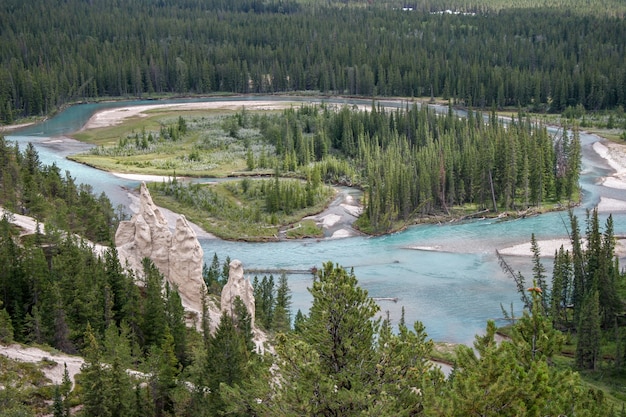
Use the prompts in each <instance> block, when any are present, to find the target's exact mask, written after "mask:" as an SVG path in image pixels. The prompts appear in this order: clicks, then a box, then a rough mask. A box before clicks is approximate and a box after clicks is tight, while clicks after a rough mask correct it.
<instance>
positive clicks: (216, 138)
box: [71, 109, 271, 177]
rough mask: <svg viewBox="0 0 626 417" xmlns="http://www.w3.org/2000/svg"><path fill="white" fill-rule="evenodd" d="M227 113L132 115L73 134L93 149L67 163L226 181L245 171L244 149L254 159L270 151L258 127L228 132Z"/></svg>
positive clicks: (229, 115)
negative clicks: (115, 123)
mask: <svg viewBox="0 0 626 417" xmlns="http://www.w3.org/2000/svg"><path fill="white" fill-rule="evenodd" d="M233 113H234V111H232V110H226V109H211V110H203V111H187V110H186V111H180V110H178V111H177V110H172V109H154V110H150V111H147V112H146V113H144V115H147V116H146V117H132V118H129V119H126V120H125V121H124V123H123V124H121V125H117V126H111V127H107V128H101V129H91V130H87V131H83V132H79V133H77V134H75V135H74V137H75V138H76V139H78V140H81V141H84V142H87V143H91V144H94V145H96V147H95V148H94V149H92V150H91V151H90V152H89V153H84V154H80V155H73V156H72V157H71V159H72V160H74V161H77V162H80V163H84V164H86V165H90V166H93V167H96V168H99V169H103V170H106V171H113V172H124V173H138V174H154V175H173V174H174V173H176V175H179V176H192V177H203V176H208V177H226V176H229V175H232V173H233V172H240V171H247V165H246V157H247V156H248V151H249V150H251V151H252V153H253V155H255V156H256V157H258V155H260V154H261V153H262V152H263V151H264V150H265V151H267V152H268V153H269V152H270V150H271V149H267V148H268V145H266V144H265V143H264V142H263V140H262V137H261V135H260V133H259V131H258V129H246V128H240V129H236V130H235V129H231V128H229V125H232V123H231V119H232V114H233ZM181 120H182V121H183V123H182V125H183V127H184V129H183V128H181V126H180V123H179V122H180V121H181Z"/></svg>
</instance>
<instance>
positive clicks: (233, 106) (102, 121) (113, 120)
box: [83, 101, 293, 130]
mask: <svg viewBox="0 0 626 417" xmlns="http://www.w3.org/2000/svg"><path fill="white" fill-rule="evenodd" d="M292 105H293V103H291V102H287V101H285V102H278V103H277V102H274V101H207V102H197V103H170V104H165V103H161V104H148V105H144V106H128V107H118V108H114V109H107V110H102V111H99V112H97V113H96V114H94V115H93V116H91V118H90V119H89V121H87V123H86V124H85V126H84V127H83V130H87V129H98V128H103V127H110V126H117V125H119V124H121V123H122V122H124V120H126V119H129V118H131V117H147V116H148V114H146V113H147V112H148V111H150V110H163V109H172V110H185V111H191V110H215V109H224V110H238V109H241V108H242V107H245V108H246V109H251V110H279V109H284V108H287V107H290V106H292Z"/></svg>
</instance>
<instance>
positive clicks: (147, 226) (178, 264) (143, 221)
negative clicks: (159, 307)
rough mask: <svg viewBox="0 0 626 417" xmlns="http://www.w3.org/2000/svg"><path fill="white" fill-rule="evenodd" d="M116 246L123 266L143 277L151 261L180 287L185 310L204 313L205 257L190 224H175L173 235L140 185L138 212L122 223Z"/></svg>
mask: <svg viewBox="0 0 626 417" xmlns="http://www.w3.org/2000/svg"><path fill="white" fill-rule="evenodd" d="M115 245H116V246H117V251H118V254H119V258H120V261H121V262H122V264H124V263H127V264H128V266H130V267H131V268H132V269H133V271H135V273H136V274H137V276H139V277H141V276H142V274H143V268H142V264H141V262H142V260H143V258H150V259H151V260H152V262H154V264H155V266H156V267H157V268H158V269H159V271H161V273H162V274H163V276H164V277H165V279H166V280H167V281H168V282H169V283H170V284H172V285H175V286H176V287H178V293H179V294H180V297H181V299H182V301H183V305H184V306H185V308H186V309H188V310H191V311H194V312H196V313H199V312H201V311H202V294H203V293H205V292H206V287H205V284H204V280H203V278H202V265H203V264H204V253H203V251H202V247H201V246H200V242H198V239H197V238H196V234H195V232H194V231H193V229H192V228H191V227H190V226H189V224H188V223H187V220H186V219H185V218H184V217H183V216H181V217H180V218H179V219H178V220H177V221H176V228H175V229H174V234H173V235H172V232H171V231H170V228H169V225H168V222H167V220H166V218H165V216H163V214H162V213H161V211H160V210H159V208H158V207H157V206H156V205H155V204H154V202H153V201H152V197H151V196H150V192H149V191H148V187H146V184H145V183H142V184H141V189H140V192H139V211H138V212H137V213H136V214H135V215H134V216H133V217H132V218H131V219H130V220H129V221H123V222H120V225H119V227H118V229H117V232H116V233H115Z"/></svg>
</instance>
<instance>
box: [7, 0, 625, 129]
mask: <svg viewBox="0 0 626 417" xmlns="http://www.w3.org/2000/svg"><path fill="white" fill-rule="evenodd" d="M334 5H335V3H331V4H330V5H318V6H316V7H308V6H307V5H302V4H299V3H295V2H272V1H270V2H263V3H261V2H219V1H197V0H186V1H178V2H154V1H151V0H138V1H134V2H109V1H105V0H94V1H90V2H85V1H80V0H69V1H58V0H54V1H47V0H46V1H44V0H29V1H17V0H7V1H4V2H2V5H0V121H2V122H3V123H9V122H11V121H12V120H14V119H16V118H20V117H25V116H30V115H42V114H47V113H49V112H52V111H54V110H55V109H57V108H58V107H59V106H61V105H63V104H64V103H67V102H71V101H76V100H85V99H94V98H98V97H111V96H114V97H120V96H121V97H129V96H144V95H154V94H160V95H162V94H165V93H173V94H207V93H212V92H233V93H256V92H258V93H273V92H287V91H304V90H309V91H314V92H319V93H322V94H326V93H329V94H354V95H365V96H413V97H418V96H420V97H430V96H437V97H443V98H445V99H447V98H451V99H453V100H454V101H458V102H461V103H463V104H466V105H473V106H479V107H482V106H487V107H490V106H492V105H495V106H497V107H500V106H521V107H528V108H530V109H532V110H536V111H554V112H561V111H563V110H564V109H565V108H567V106H576V105H579V104H580V105H582V106H584V108H586V109H589V110H597V109H604V108H613V107H616V106H619V105H622V106H626V65H624V64H625V62H624V57H625V56H626V53H625V51H624V43H623V42H622V41H623V39H626V22H625V21H624V19H622V18H620V17H611V16H608V15H582V14H577V13H569V12H567V11H559V10H557V9H554V8H553V9H539V8H535V9H517V10H513V11H512V10H504V9H503V10H500V11H499V12H498V13H492V12H489V13H478V14H475V15H468V14H437V13H431V12H430V11H422V10H402V9H399V8H393V7H386V8H385V7H376V6H374V5H368V6H367V7H334ZM431 8H433V7H432V6H431Z"/></svg>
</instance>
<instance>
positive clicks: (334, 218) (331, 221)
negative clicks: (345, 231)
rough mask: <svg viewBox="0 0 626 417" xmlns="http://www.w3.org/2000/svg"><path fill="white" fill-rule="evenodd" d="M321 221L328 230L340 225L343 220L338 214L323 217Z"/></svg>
mask: <svg viewBox="0 0 626 417" xmlns="http://www.w3.org/2000/svg"><path fill="white" fill-rule="evenodd" d="M319 220H320V221H321V222H322V224H323V225H324V227H326V228H328V227H332V226H334V225H336V224H337V223H339V221H340V220H341V216H339V215H337V214H327V215H326V216H323V217H321V218H320V219H319Z"/></svg>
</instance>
